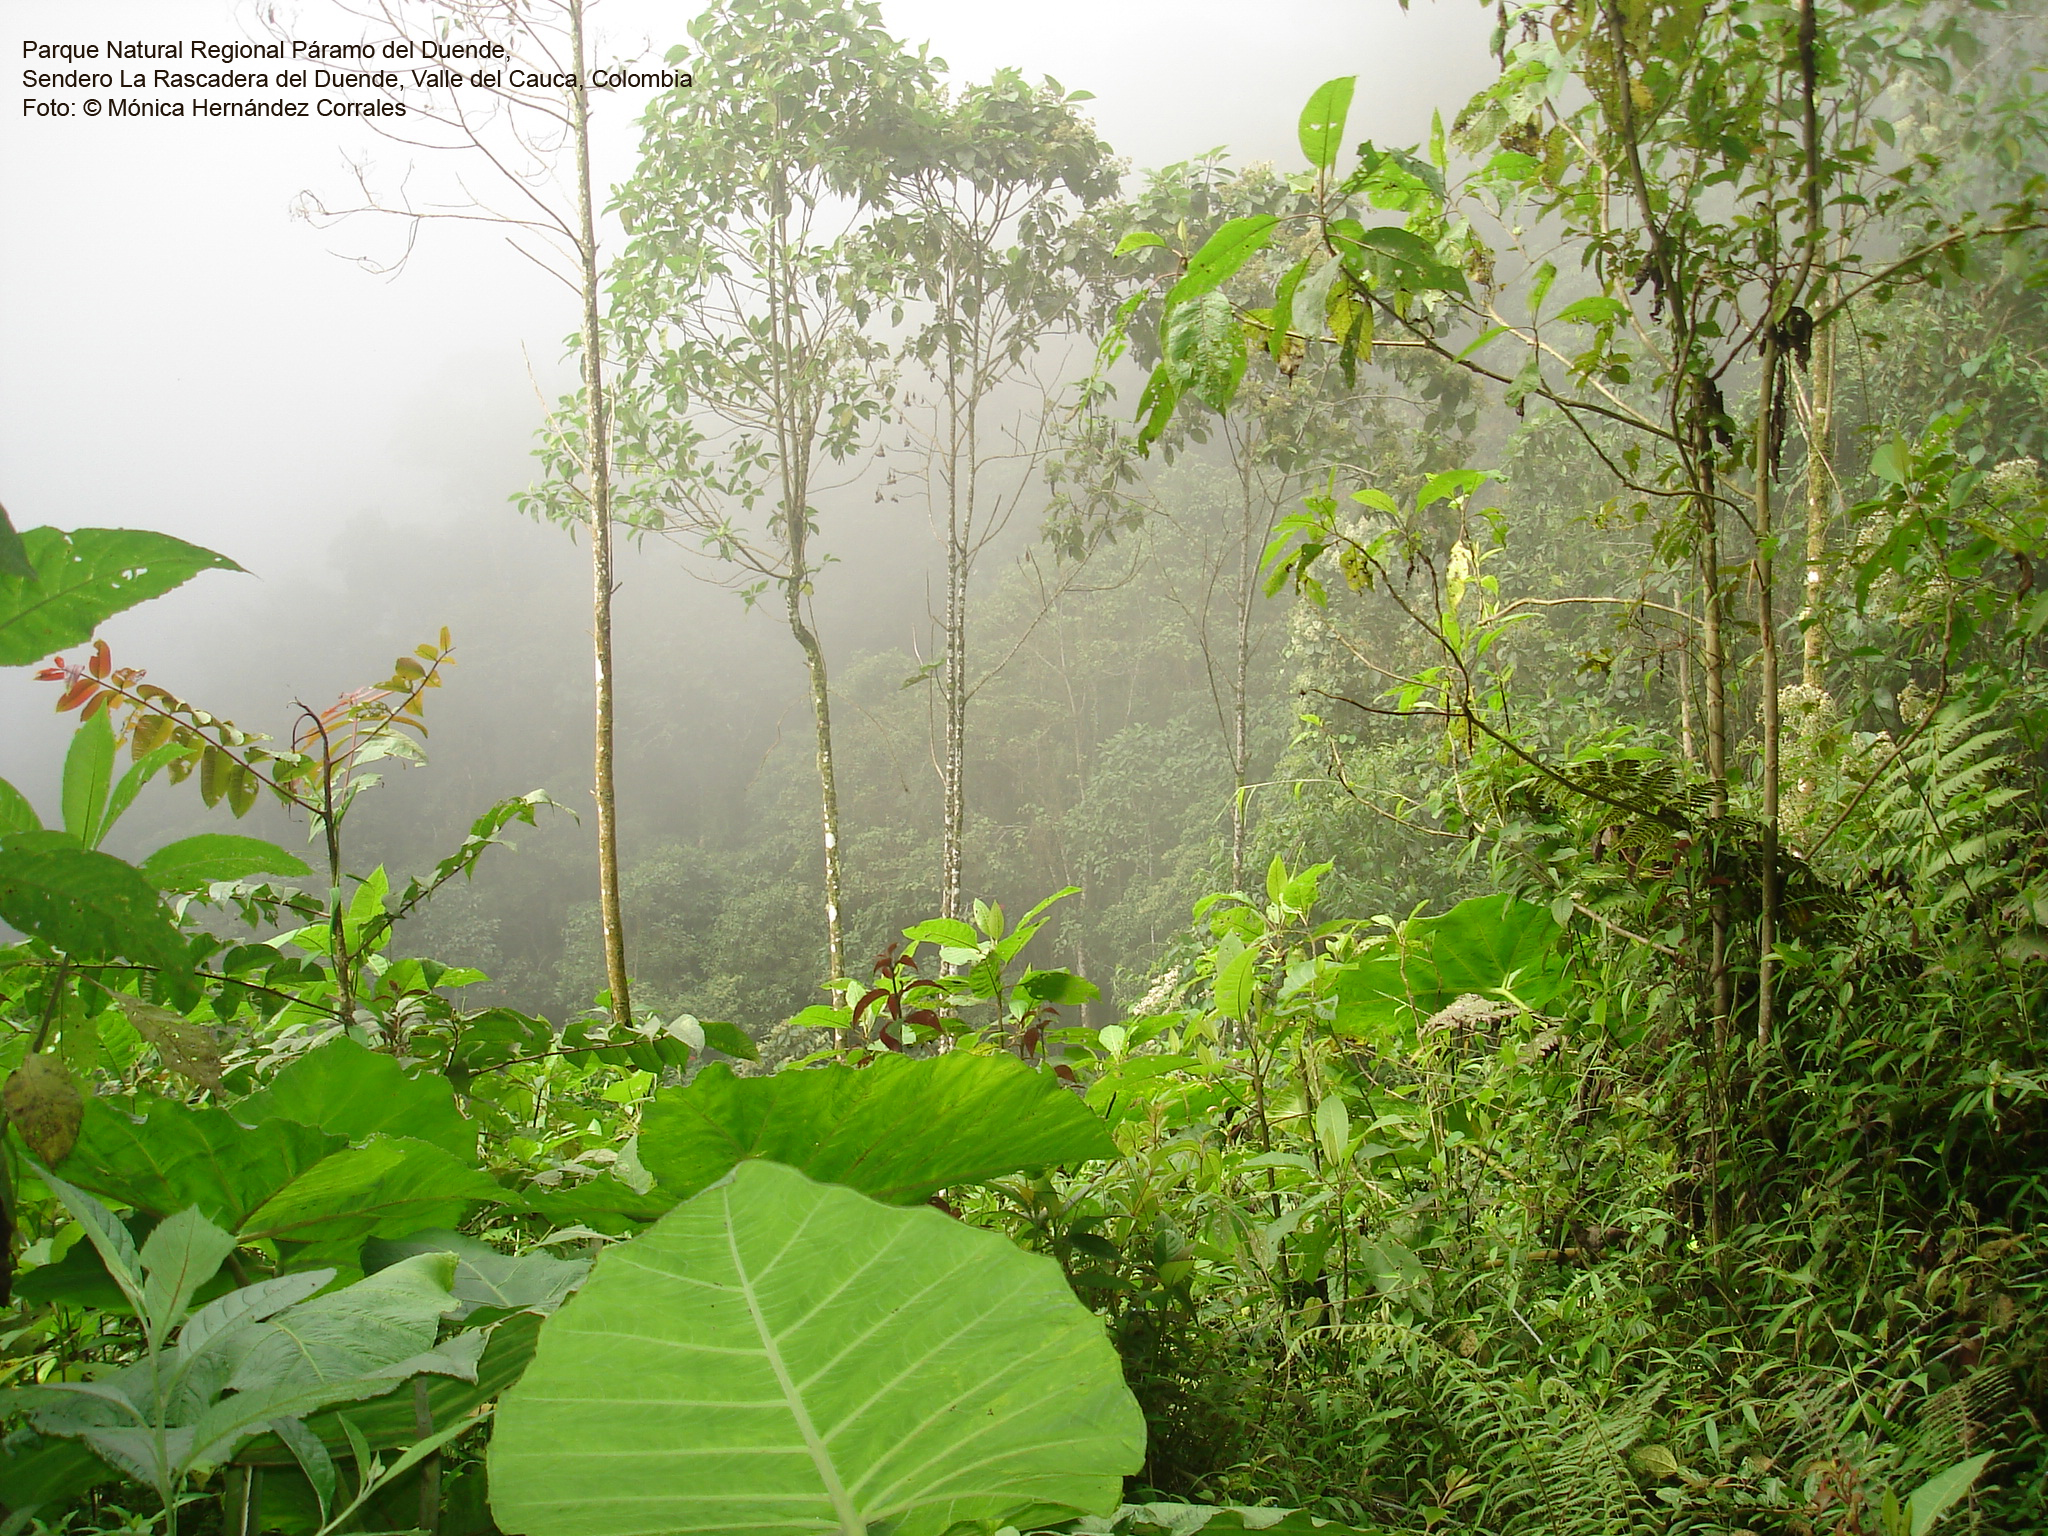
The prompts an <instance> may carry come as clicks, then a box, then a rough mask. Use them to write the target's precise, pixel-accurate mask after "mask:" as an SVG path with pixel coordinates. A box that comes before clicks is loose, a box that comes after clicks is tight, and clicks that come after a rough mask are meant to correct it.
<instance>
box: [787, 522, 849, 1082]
mask: <svg viewBox="0 0 2048 1536" xmlns="http://www.w3.org/2000/svg"><path fill="white" fill-rule="evenodd" d="M795 516H797V517H801V516H802V513H801V512H799V513H796V514H795ZM796 547H797V549H799V550H801V549H802V547H803V546H802V544H801V543H799V544H798V545H797V546H796ZM792 565H793V567H794V568H796V569H799V570H800V569H801V568H802V567H801V564H800V562H797V561H793V562H792ZM803 587H804V583H803V581H802V580H801V579H799V578H797V577H792V578H791V579H790V580H788V581H786V582H784V583H783V596H784V598H785V601H786V603H787V608H788V615H789V632H790V633H791V634H792V635H794V636H795V637H796V643H797V645H798V647H799V648H800V649H801V650H802V651H803V653H804V670H805V671H806V672H807V673H808V674H809V675H810V680H811V720H812V723H813V724H814V725H815V726H816V728H817V738H818V806H819V812H820V819H821V821H822V823H823V827H824V833H825V953H826V963H827V965H828V966H829V967H830V968H831V972H832V976H833V979H835V980H837V979H840V978H842V977H844V976H845V975H846V938H845V932H844V928H843V925H842V922H841V916H840V914H841V911H842V908H843V900H844V884H843V881H842V878H841V863H840V848H839V781H838V778H837V770H836V769H835V767H834V765H833V752H832V688H831V683H830V679H829V678H828V677H827V675H826V671H825V648H824V647H823V646H822V645H820V644H819V643H818V637H817V634H816V633H815V632H814V631H813V630H812V629H811V626H810V625H809V624H808V623H806V622H805V620H804V611H803ZM842 1043H845V1042H842Z"/></svg>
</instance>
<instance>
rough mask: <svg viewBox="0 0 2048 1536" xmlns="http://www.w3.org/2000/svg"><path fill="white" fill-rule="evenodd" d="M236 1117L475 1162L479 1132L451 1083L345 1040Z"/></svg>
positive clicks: (286, 1073)
mask: <svg viewBox="0 0 2048 1536" xmlns="http://www.w3.org/2000/svg"><path fill="white" fill-rule="evenodd" d="M145 867H147V866H145ZM233 1114H234V1116H235V1118H236V1119H238V1120H240V1121H241V1122H242V1123H243V1124H245V1125H257V1124H260V1123H262V1122H263V1121H265V1120H296V1121H298V1122H299V1124H301V1125H317V1126H319V1127H320V1129H321V1130H323V1131H332V1132H333V1133H334V1134H335V1135H337V1136H345V1137H347V1138H348V1139H349V1140H350V1141H351V1142H360V1141H368V1140H369V1139H370V1138H371V1137H372V1136H375V1135H378V1134H380V1133H381V1134H384V1135H390V1136H410V1137H411V1138H412V1139H413V1140H415V1141H424V1142H429V1143H431V1144H432V1145H434V1146H437V1147H440V1148H441V1149H442V1150H444V1151H447V1152H451V1153H453V1154H454V1155H455V1156H457V1157H461V1158H474V1157H475V1156H476V1126H475V1124H474V1123H473V1122H471V1121H469V1120H465V1119H464V1118H463V1117H462V1111H461V1110H459V1109H457V1108H456V1107H455V1090H454V1088H453V1087H452V1086H450V1084H449V1082H448V1079H447V1078H445V1077H442V1076H440V1075H438V1074H436V1073H411V1072H407V1071H406V1070H405V1068H404V1067H402V1066H400V1065H399V1064H398V1059H397V1058H396V1057H395V1056H386V1055H384V1054H382V1053H381V1052H378V1051H373V1050H370V1049H368V1048H367V1047H364V1046H361V1045H358V1044H357V1043H356V1042H355V1041H353V1040H350V1039H347V1038H346V1037H340V1038H336V1039H334V1040H330V1041H329V1042H328V1043H327V1044H325V1045H323V1046H321V1047H320V1048H319V1049H318V1050H315V1051H308V1052H307V1053H306V1054H305V1055H303V1056H301V1057H300V1058H299V1059H298V1060H296V1061H294V1062H292V1063H291V1065H289V1066H287V1067H286V1068H285V1069H284V1070H283V1071H282V1072H280V1073H278V1074H277V1076H276V1077H274V1078H272V1079H271V1081H270V1084H269V1086H267V1087H266V1088H264V1089H263V1090H262V1091H261V1092H259V1093H252V1094H251V1095H249V1097H248V1098H246V1099H244V1100H242V1102H241V1103H239V1104H237V1105H236V1106H235V1107H234V1110H233ZM422 1225H426V1223H422Z"/></svg>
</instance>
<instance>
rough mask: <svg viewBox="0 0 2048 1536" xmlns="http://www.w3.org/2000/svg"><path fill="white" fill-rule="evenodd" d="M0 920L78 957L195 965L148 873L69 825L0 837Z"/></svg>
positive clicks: (166, 966)
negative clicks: (93, 845)
mask: <svg viewBox="0 0 2048 1536" xmlns="http://www.w3.org/2000/svg"><path fill="white" fill-rule="evenodd" d="M0 922H5V923H7V924H9V925H10V926H12V927H14V928H18V929H20V930H21V931H22V932H23V933H26V934H29V935H30V936H32V937H34V938H38V939H41V940H43V942H44V943H46V944H51V945H54V946H55V947H56V948H58V949H61V950H63V951H64V952H65V953H66V954H68V955H70V956H71V957H72V958H73V959H74V960H85V961H94V960H115V959H120V958H123V957H125V958H127V959H130V960H139V961H141V962H142V963H143V964H145V965H155V966H161V967H163V968H164V969H166V970H172V971H185V970H190V969H191V965H190V960H189V957H188V956H187V954H186V951H185V942H184V940H183V939H182V938H180V937H179V934H178V928H177V925H176V924H175V923H173V922H172V921H171V915H170V913H168V912H167V911H165V910H164V905H163V903H162V902H161V901H159V900H158V899H157V894H156V888H155V887H154V886H152V885H151V884H150V883H149V882H148V881H147V880H145V879H144V878H143V876H142V872H141V871H140V870H138V869H137V868H136V867H135V866H134V865H133V864H124V863H122V862H121V860H119V859H117V858H115V857H114V856H113V855H112V854H110V853H100V852H98V851H97V850H94V849H89V848H85V847H82V846H80V844H79V842H78V840H77V839H76V838H73V837H71V836H70V835H69V834H68V833H64V832H17V833H14V834H13V835H12V836H10V837H0Z"/></svg>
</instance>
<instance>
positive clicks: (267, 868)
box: [140, 832, 311, 891]
mask: <svg viewBox="0 0 2048 1536" xmlns="http://www.w3.org/2000/svg"><path fill="white" fill-rule="evenodd" d="M140 868H141V870H142V874H143V878H145V879H146V880H148V881H149V883H150V884H151V885H154V886H155V887H157V889H158V890H164V891H193V890H197V889H199V888H200V887H201V886H203V885H208V884H210V883H212V882H213V881H215V880H246V879H248V878H249V877H250V876H251V875H305V874H310V873H311V870H309V869H308V868H307V867H306V861H305V860H304V859H302V858H300V857H299V856H298V855H297V854H295V853H287V852H286V851H285V850H284V849H282V848H280V847H278V846H277V844H275V843H266V842H265V841H264V840H263V839H262V838H260V837H237V836H235V835H234V834H232V833H227V832H202V833H200V834H199V835H198V836H197V837H181V838H179V839H178V841H176V842H175V843H166V844H164V846H163V847H161V848H159V849H157V851H156V852H154V853H152V854H151V855H150V856H149V857H148V858H146V859H144V860H143V861H142V863H141V865H140Z"/></svg>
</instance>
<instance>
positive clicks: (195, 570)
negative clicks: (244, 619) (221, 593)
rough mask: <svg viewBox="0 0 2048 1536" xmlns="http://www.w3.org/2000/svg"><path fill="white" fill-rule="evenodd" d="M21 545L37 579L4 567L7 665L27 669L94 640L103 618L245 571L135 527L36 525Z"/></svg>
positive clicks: (0, 588)
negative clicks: (202, 579) (203, 575)
mask: <svg viewBox="0 0 2048 1536" xmlns="http://www.w3.org/2000/svg"><path fill="white" fill-rule="evenodd" d="M21 548H22V551H23V552H24V553H25V554H26V555H27V557H28V562H29V564H30V565H32V566H33V567H35V573H36V575H35V579H34V580H33V581H30V580H27V579H25V578H24V577H22V576H21V575H20V574H18V573H17V572H15V571H10V570H6V569H0V666H5V667H19V666H26V665H28V664H29V663H30V662H33V661H38V660H40V659H42V658H43V657H45V656H47V655H49V654H50V652H52V651H56V650H61V649H63V648H64V647H65V646H67V645H76V644H78V643H79V642H80V641H81V640H89V639H91V638H92V632H93V631H94V630H95V629H97V628H98V627H99V626H100V624H101V622H102V621H103V620H106V619H109V618H111V617H112V616H113V615H115V614H117V613H120V612H121V611H122V610H123V609H126V608H133V607H134V606H135V605H136V604H137V603H140V602H145V601H147V600H148V599H150V598H152V597H161V596H162V595H163V594H164V593H166V592H168V591H170V590H171V589H172V588H173V587H178V586H182V585H184V584H185V583H186V582H188V581H190V580H191V579H192V578H193V577H194V576H197V575H198V574H199V573H200V572H201V571H239V570H240V569H241V567H240V566H239V565H237V564H235V562H234V561H232V560H230V559H228V557H227V556H226V555H217V554H215V553H214V552H213V551H212V550H210V549H201V548H200V547H199V546H198V545H196V544H187V543H186V542H185V541H184V540H183V539H174V538H172V537H171V536H170V535H169V534H167V533H150V532H146V531H141V530H137V529H131V528H80V529H78V530H77V531H76V532H74V533H65V532H63V531H62V530H61V529H57V528H31V529H29V531H28V532H27V533H25V534H23V535H22V536H21Z"/></svg>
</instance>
